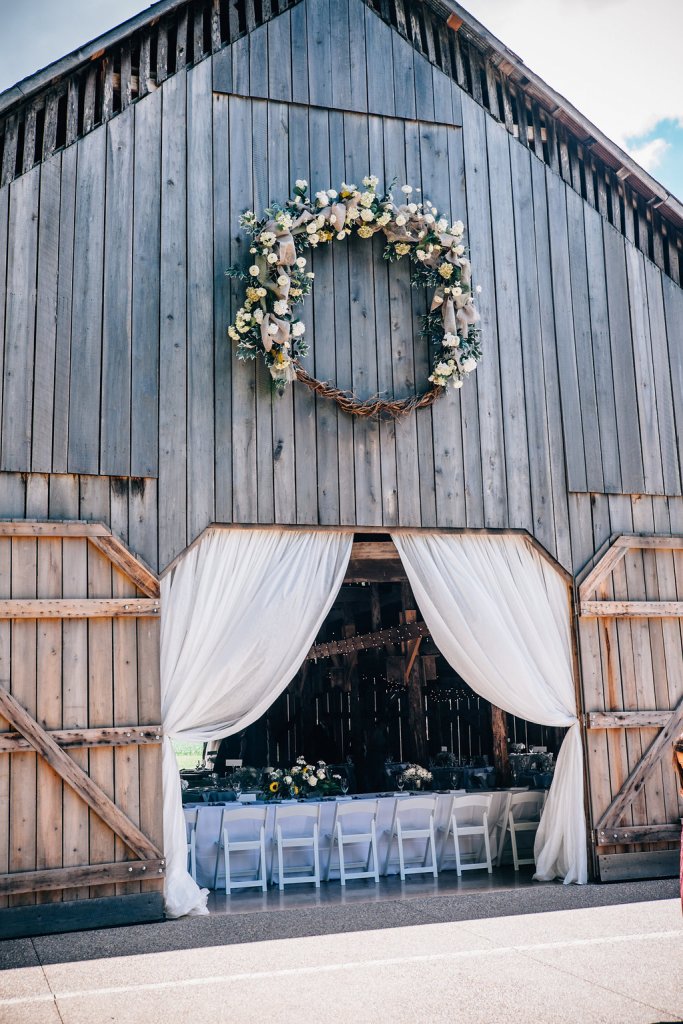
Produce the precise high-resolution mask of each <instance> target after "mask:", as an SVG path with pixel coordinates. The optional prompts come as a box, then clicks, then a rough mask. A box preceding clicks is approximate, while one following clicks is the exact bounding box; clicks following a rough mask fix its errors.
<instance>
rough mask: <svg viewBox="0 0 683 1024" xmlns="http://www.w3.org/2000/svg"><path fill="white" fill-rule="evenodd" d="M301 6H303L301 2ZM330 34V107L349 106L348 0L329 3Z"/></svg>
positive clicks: (349, 49) (340, 107)
mask: <svg viewBox="0 0 683 1024" xmlns="http://www.w3.org/2000/svg"><path fill="white" fill-rule="evenodd" d="M302 6H305V5H303V4H302ZM330 34H331V38H332V39H333V41H334V50H335V59H334V60H333V61H332V68H331V71H332V107H333V108H334V109H348V108H349V107H350V106H351V46H350V37H349V0H336V2H335V3H333V4H330Z"/></svg>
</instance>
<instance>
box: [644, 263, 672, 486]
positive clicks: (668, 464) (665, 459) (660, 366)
mask: <svg viewBox="0 0 683 1024" xmlns="http://www.w3.org/2000/svg"><path fill="white" fill-rule="evenodd" d="M643 266H644V269H645V287H646V291H647V314H648V321H649V330H650V340H651V346H652V363H653V376H654V385H655V394H656V400H657V401H656V405H657V425H658V433H659V444H660V449H661V457H662V473H663V477H662V483H663V490H664V493H665V494H680V493H681V473H680V467H679V464H678V442H677V436H676V423H675V418H674V404H673V403H674V398H673V389H672V374H671V365H670V356H669V344H668V343H667V342H668V339H667V331H666V323H665V320H664V299H663V294H662V281H663V280H664V275H663V274H662V272H661V271H659V270H657V269H656V268H655V267H654V266H653V265H652V264H651V263H650V261H649V260H643ZM674 344H675V342H674Z"/></svg>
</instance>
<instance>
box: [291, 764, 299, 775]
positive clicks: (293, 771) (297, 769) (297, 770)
mask: <svg viewBox="0 0 683 1024" xmlns="http://www.w3.org/2000/svg"><path fill="white" fill-rule="evenodd" d="M300 771H301V766H300V765H298V764H295V765H294V767H293V768H292V775H298V774H299V772H300Z"/></svg>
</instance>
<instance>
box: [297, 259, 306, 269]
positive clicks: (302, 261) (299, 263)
mask: <svg viewBox="0 0 683 1024" xmlns="http://www.w3.org/2000/svg"><path fill="white" fill-rule="evenodd" d="M296 265H297V267H298V268H299V270H303V269H304V267H305V266H306V260H305V259H304V258H303V256H297V258H296Z"/></svg>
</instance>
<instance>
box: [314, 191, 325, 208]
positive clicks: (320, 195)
mask: <svg viewBox="0 0 683 1024" xmlns="http://www.w3.org/2000/svg"><path fill="white" fill-rule="evenodd" d="M315 198H316V199H317V200H318V202H319V203H320V205H321V206H327V192H316V194H315Z"/></svg>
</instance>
